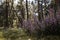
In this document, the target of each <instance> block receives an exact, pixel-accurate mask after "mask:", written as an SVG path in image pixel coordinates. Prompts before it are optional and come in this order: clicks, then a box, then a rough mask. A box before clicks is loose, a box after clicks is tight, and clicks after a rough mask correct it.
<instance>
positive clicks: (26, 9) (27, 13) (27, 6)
mask: <svg viewBox="0 0 60 40" xmlns="http://www.w3.org/2000/svg"><path fill="white" fill-rule="evenodd" d="M26 10H27V20H28V18H29V14H28V1H27V0H26Z"/></svg>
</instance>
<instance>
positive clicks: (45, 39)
mask: <svg viewBox="0 0 60 40" xmlns="http://www.w3.org/2000/svg"><path fill="white" fill-rule="evenodd" d="M20 38H21V40H37V39H36V38H34V37H32V38H29V37H28V36H25V37H23V38H22V37H20ZM5 39H6V38H4V35H3V31H1V30H0V40H5ZM39 40H60V36H56V35H54V36H53V35H48V36H44V37H41V38H40V39H39Z"/></svg>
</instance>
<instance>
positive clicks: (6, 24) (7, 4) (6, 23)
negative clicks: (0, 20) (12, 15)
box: [5, 0, 9, 28]
mask: <svg viewBox="0 0 60 40" xmlns="http://www.w3.org/2000/svg"><path fill="white" fill-rule="evenodd" d="M8 6H9V2H7V0H6V10H5V11H6V15H5V16H6V21H5V28H8V26H9V24H8Z"/></svg>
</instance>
